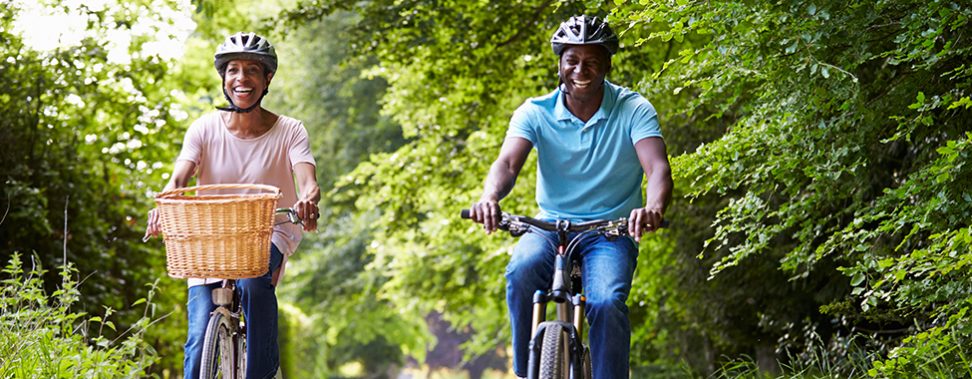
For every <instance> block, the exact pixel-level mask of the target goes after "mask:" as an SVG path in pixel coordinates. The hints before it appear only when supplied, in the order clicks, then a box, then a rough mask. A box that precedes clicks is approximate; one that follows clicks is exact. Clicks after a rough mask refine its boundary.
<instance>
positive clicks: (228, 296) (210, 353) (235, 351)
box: [199, 208, 301, 379]
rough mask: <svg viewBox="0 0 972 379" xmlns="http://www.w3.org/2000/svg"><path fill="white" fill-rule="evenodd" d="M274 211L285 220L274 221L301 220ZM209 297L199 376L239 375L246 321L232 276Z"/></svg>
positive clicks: (284, 210)
mask: <svg viewBox="0 0 972 379" xmlns="http://www.w3.org/2000/svg"><path fill="white" fill-rule="evenodd" d="M276 213H286V214H287V221H281V222H278V224H282V223H286V222H290V223H293V224H299V223H300V222H301V220H300V219H299V218H298V217H297V212H295V211H294V210H293V209H291V208H278V209H277V210H276ZM212 297H213V304H214V305H216V309H215V310H213V312H212V313H211V316H210V317H209V323H208V324H207V325H206V334H205V339H204V342H203V350H202V362H201V364H200V371H199V377H200V378H203V379H210V378H224V379H230V378H233V379H236V378H240V379H242V378H243V377H244V375H245V373H246V323H245V319H244V318H243V308H242V304H241V303H240V293H239V291H237V289H236V280H235V279H223V284H222V286H220V287H219V288H214V289H213V292H212Z"/></svg>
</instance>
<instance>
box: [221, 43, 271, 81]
mask: <svg viewBox="0 0 972 379" xmlns="http://www.w3.org/2000/svg"><path fill="white" fill-rule="evenodd" d="M234 59H251V60H255V61H259V62H261V63H263V66H264V67H265V68H266V70H267V72H268V73H270V72H276V71H277V52H276V51H274V49H273V45H271V44H270V42H269V41H267V39H266V38H263V37H261V36H258V35H256V33H243V32H240V33H236V34H233V35H231V36H229V37H226V41H223V44H222V45H219V47H217V48H216V54H215V56H214V61H213V65H214V66H215V67H216V71H217V72H219V74H220V76H222V75H223V72H224V71H225V70H226V64H227V63H229V61H231V60H234Z"/></svg>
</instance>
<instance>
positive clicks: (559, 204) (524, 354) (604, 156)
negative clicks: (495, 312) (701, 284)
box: [471, 16, 673, 379]
mask: <svg viewBox="0 0 972 379" xmlns="http://www.w3.org/2000/svg"><path fill="white" fill-rule="evenodd" d="M550 44H551V47H552V48H553V51H554V54H557V55H558V56H559V57H560V68H559V74H560V82H561V83H560V85H559V86H558V88H557V89H556V90H554V91H553V92H551V93H549V94H547V95H545V96H541V97H537V98H533V99H530V100H527V101H526V102H525V103H524V104H523V105H521V106H520V107H519V108H518V109H517V110H516V112H514V113H513V118H512V119H511V120H510V127H509V129H508V131H507V135H506V140H505V141H504V142H503V146H502V148H501V149H500V154H499V157H498V158H497V159H496V161H495V162H494V163H493V165H492V167H491V168H490V171H489V175H488V176H487V178H486V184H485V186H484V189H483V194H482V196H481V197H480V200H479V201H478V202H477V203H476V204H474V205H473V206H472V207H471V216H472V218H473V220H475V221H476V222H479V223H482V224H483V227H484V229H485V230H486V232H487V233H491V232H493V231H495V230H496V227H497V223H498V222H499V218H500V213H501V212H500V206H499V201H500V200H501V199H502V198H503V197H505V196H506V195H507V194H509V193H510V191H511V190H512V189H513V184H514V182H515V180H516V177H517V175H518V174H519V172H520V169H521V168H522V167H523V163H524V161H526V158H527V156H528V155H529V153H530V151H531V150H532V149H533V147H536V148H537V154H539V156H538V159H537V166H538V174H537V194H536V199H537V204H538V205H539V206H540V214H539V216H538V218H541V219H546V220H557V219H559V220H570V221H589V220H597V219H617V218H619V217H628V219H629V223H628V225H629V226H628V228H629V230H628V232H629V234H630V235H631V236H632V237H634V239H631V238H625V239H617V240H614V241H609V240H607V239H606V238H604V237H603V236H601V237H598V238H595V239H586V240H584V241H582V246H580V247H579V249H578V251H579V252H580V260H581V266H582V270H583V281H584V282H583V287H584V289H585V292H586V296H587V305H588V307H587V310H586V311H587V319H588V321H589V322H590V330H589V337H590V342H591V360H592V363H593V374H594V378H595V379H610V378H627V377H628V353H629V351H630V341H631V326H630V323H629V321H628V308H627V306H626V305H625V300H627V298H628V294H629V293H630V291H631V279H632V277H633V274H634V270H635V265H636V262H637V257H638V246H637V242H636V241H635V240H640V238H641V236H642V234H644V233H646V232H651V231H654V230H655V229H656V228H657V227H658V225H660V224H661V221H662V216H663V214H664V212H665V207H666V206H667V204H668V201H669V199H670V197H671V192H672V187H673V184H672V177H671V168H670V167H669V164H668V157H667V153H666V151H665V142H664V140H662V135H661V130H660V128H659V125H658V117H657V114H656V113H655V108H654V107H653V106H652V105H651V103H649V102H648V100H646V99H645V98H644V97H642V96H641V95H639V94H638V93H635V92H632V91H630V90H628V89H626V88H622V87H620V86H617V85H614V84H612V83H610V82H608V81H607V80H606V79H605V78H606V76H607V74H608V73H609V72H610V71H611V56H612V55H613V54H614V53H615V52H616V51H617V49H618V37H617V35H615V34H614V32H613V31H612V30H611V28H610V27H609V26H608V25H607V24H606V23H605V22H603V21H602V20H599V19H597V18H595V17H587V16H576V17H571V18H570V19H569V20H567V21H565V22H564V23H562V24H561V25H560V28H558V29H557V31H556V32H555V33H554V35H553V38H551V40H550ZM645 176H647V178H648V180H647V188H646V193H647V196H646V198H645V199H643V198H642V187H641V184H642V180H643V179H644V178H645ZM545 233H546V232H542V231H533V232H531V233H527V234H525V235H523V237H522V238H521V239H520V242H519V243H518V244H517V245H516V248H514V250H513V256H512V258H511V259H510V263H509V265H508V266H507V270H506V279H507V286H506V296H507V305H508V307H509V312H510V323H511V325H512V329H513V369H514V371H515V372H516V375H517V376H519V377H525V376H526V373H527V359H528V357H529V351H528V345H529V342H530V337H531V336H530V335H529V334H530V329H531V326H532V325H531V313H532V298H533V293H534V292H535V291H537V290H539V289H548V288H550V286H551V279H552V277H553V265H554V263H553V262H554V256H555V255H556V251H555V250H554V244H553V243H552V242H551V241H556V237H554V236H553V233H552V232H551V233H549V235H548V234H545Z"/></svg>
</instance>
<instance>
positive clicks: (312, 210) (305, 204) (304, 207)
mask: <svg viewBox="0 0 972 379" xmlns="http://www.w3.org/2000/svg"><path fill="white" fill-rule="evenodd" d="M294 211H296V212H297V217H298V218H300V219H301V220H303V222H302V224H303V225H304V231H305V232H311V231H315V230H317V219H318V218H319V217H321V213H320V212H321V210H320V208H318V207H317V203H316V202H314V201H312V200H299V201H297V202H296V203H294Z"/></svg>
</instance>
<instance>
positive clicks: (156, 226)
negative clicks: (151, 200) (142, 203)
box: [142, 208, 162, 241]
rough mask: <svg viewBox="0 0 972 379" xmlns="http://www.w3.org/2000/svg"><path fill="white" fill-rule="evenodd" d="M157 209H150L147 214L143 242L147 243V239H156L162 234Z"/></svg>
mask: <svg viewBox="0 0 972 379" xmlns="http://www.w3.org/2000/svg"><path fill="white" fill-rule="evenodd" d="M160 221H161V219H160V218H159V209H158V208H152V210H150V211H149V212H148V221H147V222H146V223H145V236H144V237H142V240H143V241H148V239H149V238H152V237H157V236H158V235H159V234H160V233H162V224H161V223H160Z"/></svg>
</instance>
